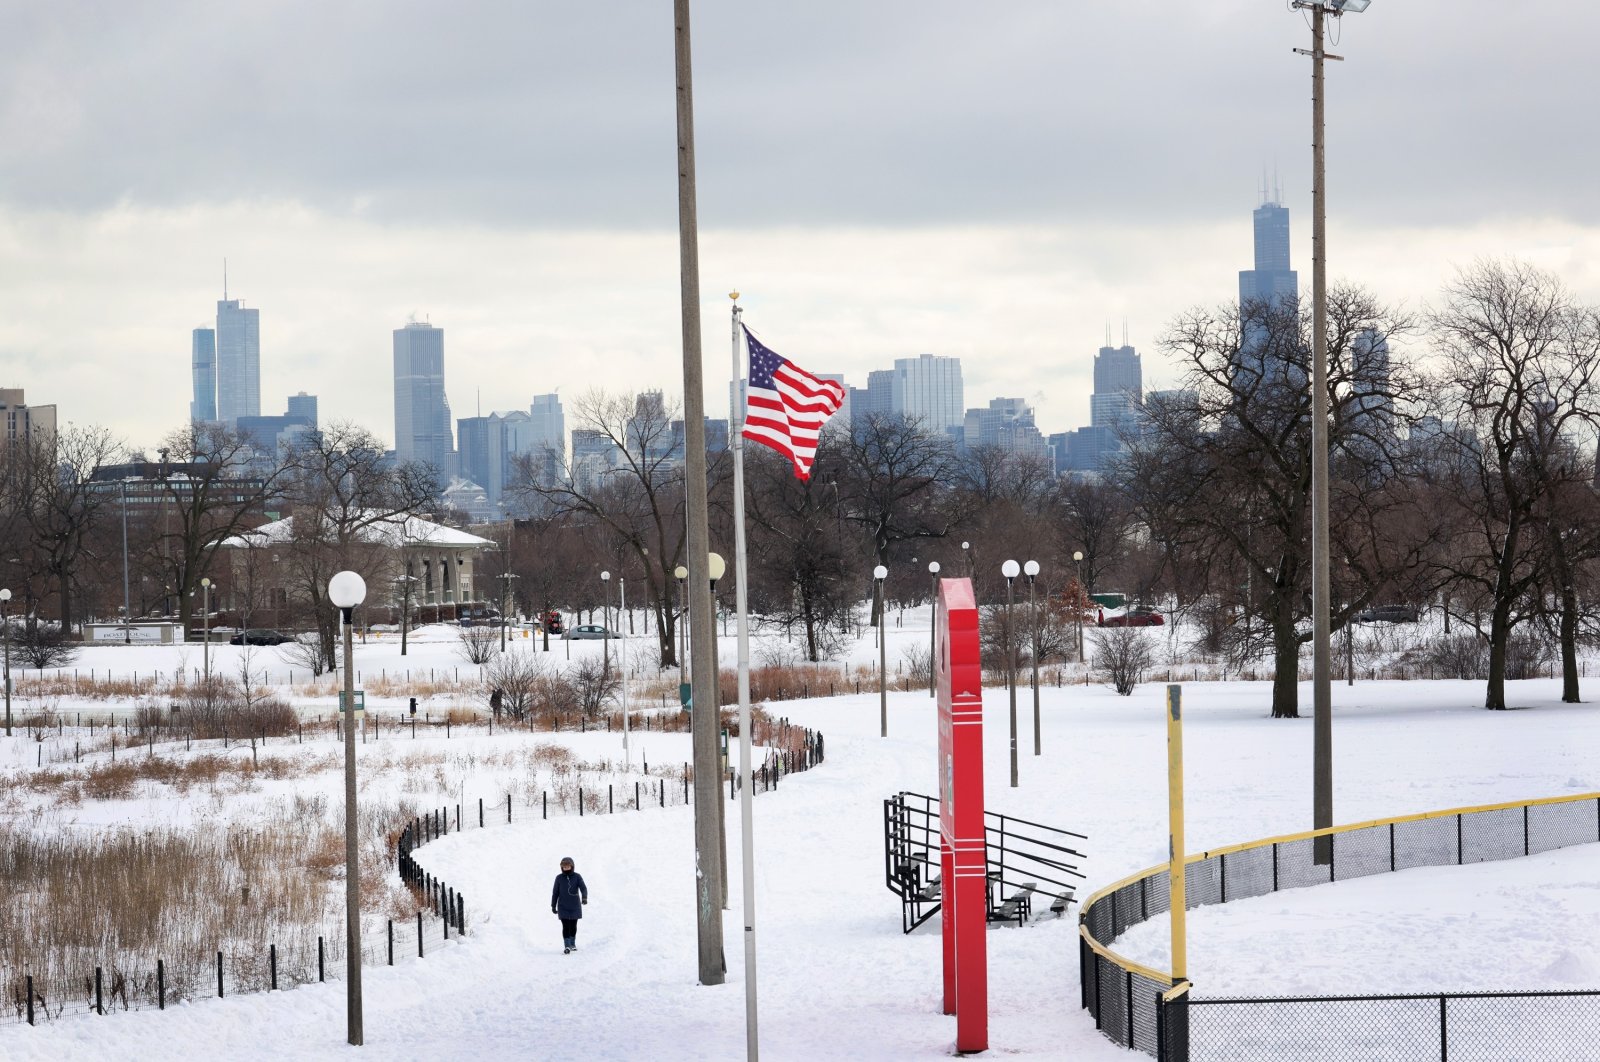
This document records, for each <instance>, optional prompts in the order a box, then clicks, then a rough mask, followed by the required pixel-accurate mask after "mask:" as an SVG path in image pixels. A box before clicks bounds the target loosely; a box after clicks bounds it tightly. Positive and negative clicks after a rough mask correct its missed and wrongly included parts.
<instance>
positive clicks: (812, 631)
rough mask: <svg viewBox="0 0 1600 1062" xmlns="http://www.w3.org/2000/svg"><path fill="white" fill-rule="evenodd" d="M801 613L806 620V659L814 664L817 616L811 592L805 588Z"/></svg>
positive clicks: (803, 589) (801, 602) (801, 591)
mask: <svg viewBox="0 0 1600 1062" xmlns="http://www.w3.org/2000/svg"><path fill="white" fill-rule="evenodd" d="M800 614H801V615H802V616H804V617H805V621H806V659H807V660H809V661H811V662H812V663H813V664H815V663H816V662H817V617H816V613H815V611H814V610H813V609H812V607H811V594H810V593H808V592H807V591H806V590H805V588H803V587H802V588H801V590H800Z"/></svg>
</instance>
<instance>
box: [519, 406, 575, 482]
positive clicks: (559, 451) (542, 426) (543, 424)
mask: <svg viewBox="0 0 1600 1062" xmlns="http://www.w3.org/2000/svg"><path fill="white" fill-rule="evenodd" d="M528 415H529V416H530V417H532V418H533V424H532V425H531V428H532V433H533V434H532V441H533V444H534V446H535V447H536V449H537V451H538V452H539V453H540V454H544V453H546V452H549V453H551V454H553V455H554V456H555V458H556V462H555V463H556V465H557V467H559V466H561V465H562V464H564V463H565V462H566V457H567V414H566V412H565V411H564V410H563V409H562V408H561V396H560V395H534V396H533V401H532V402H531V403H529V405H528Z"/></svg>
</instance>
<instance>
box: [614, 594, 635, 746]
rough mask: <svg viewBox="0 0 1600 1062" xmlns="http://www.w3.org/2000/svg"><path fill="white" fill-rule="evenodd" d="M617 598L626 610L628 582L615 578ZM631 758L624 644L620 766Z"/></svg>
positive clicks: (625, 649) (626, 658) (626, 665)
mask: <svg viewBox="0 0 1600 1062" xmlns="http://www.w3.org/2000/svg"><path fill="white" fill-rule="evenodd" d="M617 597H618V598H619V600H621V602H622V610H623V611H624V612H626V611H627V610H628V580H627V579H626V578H624V577H623V576H620V575H619V576H617ZM632 763H633V760H632V756H631V754H630V753H629V751H628V651H627V648H626V643H624V648H623V650H622V764H623V766H624V767H630V768H631V766H632Z"/></svg>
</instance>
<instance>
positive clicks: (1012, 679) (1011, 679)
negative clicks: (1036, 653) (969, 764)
mask: <svg viewBox="0 0 1600 1062" xmlns="http://www.w3.org/2000/svg"><path fill="white" fill-rule="evenodd" d="M1021 571H1022V568H1021V566H1020V565H1018V564H1017V562H1016V561H1014V560H1008V561H1006V562H1005V563H1004V564H1002V565H1000V574H1001V575H1003V576H1005V577H1006V690H1007V692H1008V693H1009V694H1010V695H1011V788H1012V789H1015V788H1016V787H1017V641H1016V639H1017V625H1016V620H1015V612H1016V604H1017V594H1016V587H1015V586H1014V585H1013V584H1012V580H1014V579H1016V577H1017V575H1018V574H1019V573H1020V572H1021Z"/></svg>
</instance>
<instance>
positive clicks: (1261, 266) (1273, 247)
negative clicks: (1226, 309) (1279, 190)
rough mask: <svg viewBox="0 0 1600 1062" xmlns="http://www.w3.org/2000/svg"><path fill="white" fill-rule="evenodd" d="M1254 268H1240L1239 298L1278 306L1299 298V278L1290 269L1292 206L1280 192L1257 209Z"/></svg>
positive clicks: (1243, 300)
mask: <svg viewBox="0 0 1600 1062" xmlns="http://www.w3.org/2000/svg"><path fill="white" fill-rule="evenodd" d="M1254 217H1255V264H1256V267H1255V268H1254V269H1243V270H1240V271H1239V301H1240V302H1241V303H1245V302H1251V301H1262V302H1265V303H1267V304H1268V305H1270V306H1273V307H1277V306H1281V305H1282V304H1283V301H1284V300H1285V299H1298V298H1299V297H1300V277H1299V274H1297V273H1296V272H1295V271H1294V270H1293V269H1290V268H1289V208H1288V207H1286V206H1283V205H1282V204H1281V203H1279V202H1278V201H1277V194H1276V193H1274V194H1273V196H1272V197H1271V198H1268V199H1266V201H1265V202H1263V203H1262V204H1261V205H1260V206H1258V207H1256V209H1255V215H1254Z"/></svg>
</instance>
